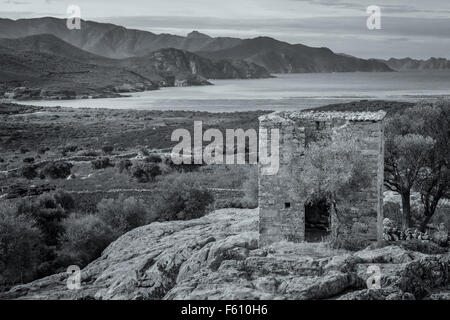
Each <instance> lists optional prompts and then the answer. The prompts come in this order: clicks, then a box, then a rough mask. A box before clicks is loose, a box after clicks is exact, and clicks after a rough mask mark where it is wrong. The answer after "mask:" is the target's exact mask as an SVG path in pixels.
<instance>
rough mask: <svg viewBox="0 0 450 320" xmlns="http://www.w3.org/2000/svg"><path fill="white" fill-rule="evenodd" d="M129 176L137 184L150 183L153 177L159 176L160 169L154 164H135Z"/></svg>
mask: <svg viewBox="0 0 450 320" xmlns="http://www.w3.org/2000/svg"><path fill="white" fill-rule="evenodd" d="M131 175H132V176H133V177H134V178H136V180H137V181H138V182H141V183H145V182H150V181H152V180H153V179H154V178H155V177H157V176H159V175H161V168H160V167H159V166H158V165H157V164H155V163H136V164H135V165H134V166H133V167H132V170H131Z"/></svg>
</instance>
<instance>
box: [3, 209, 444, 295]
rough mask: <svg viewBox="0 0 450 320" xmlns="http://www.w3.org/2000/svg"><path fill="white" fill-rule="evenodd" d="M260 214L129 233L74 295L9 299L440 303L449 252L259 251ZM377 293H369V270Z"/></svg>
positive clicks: (321, 247) (60, 285) (62, 277)
mask: <svg viewBox="0 0 450 320" xmlns="http://www.w3.org/2000/svg"><path fill="white" fill-rule="evenodd" d="M257 230H258V209H222V210H217V211H214V212H212V213H210V214H208V215H207V216H205V217H202V218H199V219H195V220H190V221H171V222H163V223H159V222H156V223H152V224H150V225H147V226H143V227H140V228H137V229H134V230H132V231H130V232H128V233H126V234H125V235H123V236H122V237H120V238H119V239H117V240H116V241H115V242H113V243H112V244H111V245H109V246H108V247H107V248H106V249H105V250H104V252H103V253H102V255H101V257H99V258H98V259H97V260H95V261H93V262H92V263H90V264H89V265H88V266H86V267H85V268H84V269H83V270H82V272H81V281H82V282H81V289H80V290H68V289H67V286H66V281H67V276H68V275H67V274H66V273H61V274H56V275H52V276H49V277H46V278H43V279H40V280H36V281H34V282H31V283H29V284H25V285H19V286H16V287H14V288H12V289H11V290H10V291H9V292H7V293H5V294H3V296H0V298H8V299H445V298H446V297H448V296H449V294H450V276H449V272H450V267H449V260H450V259H449V254H448V253H447V254H441V255H426V254H422V253H418V252H413V251H408V250H405V249H403V248H401V247H399V246H387V247H383V248H377V249H364V250H362V251H359V252H355V253H352V252H348V251H344V250H332V249H330V248H328V247H327V245H326V244H323V243H313V244H310V243H300V244H294V243H287V242H286V243H277V244H274V245H272V246H270V247H265V248H258V232H257ZM371 265H376V266H378V267H379V270H380V284H381V289H374V288H371V289H369V288H368V287H367V282H368V281H367V280H368V278H369V277H370V276H371V274H370V273H368V272H367V270H368V267H369V266H371Z"/></svg>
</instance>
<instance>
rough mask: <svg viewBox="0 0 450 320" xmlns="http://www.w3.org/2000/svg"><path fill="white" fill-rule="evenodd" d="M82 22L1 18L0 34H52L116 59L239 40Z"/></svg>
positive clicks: (220, 46)
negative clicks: (73, 25)
mask: <svg viewBox="0 0 450 320" xmlns="http://www.w3.org/2000/svg"><path fill="white" fill-rule="evenodd" d="M81 24H82V27H81V29H80V30H69V29H68V28H67V27H66V20H65V19H57V18H51V17H45V18H36V19H18V20H10V19H0V38H18V37H25V36H30V35H37V34H52V35H54V36H56V37H58V38H60V39H62V40H64V41H66V42H68V43H70V44H72V45H74V46H76V47H78V48H80V49H82V50H85V51H88V52H91V53H94V54H97V55H101V56H105V57H109V58H115V59H121V58H128V57H133V56H140V55H145V54H148V53H150V52H153V51H156V50H159V49H164V48H176V49H181V50H188V51H199V50H206V51H214V50H219V49H224V48H228V47H232V46H235V45H236V44H238V43H240V42H241V40H240V39H235V38H226V37H225V38H210V37H207V36H206V37H204V36H199V35H201V34H200V33H198V32H197V33H196V32H193V33H191V34H190V35H188V36H187V37H182V36H176V35H170V34H154V33H152V32H148V31H142V30H134V29H127V28H124V27H121V26H117V25H114V24H110V23H98V22H94V21H85V20H83V21H82V22H81Z"/></svg>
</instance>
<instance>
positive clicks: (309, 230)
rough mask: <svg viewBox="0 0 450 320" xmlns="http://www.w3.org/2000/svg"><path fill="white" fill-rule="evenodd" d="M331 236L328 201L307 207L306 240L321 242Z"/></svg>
mask: <svg viewBox="0 0 450 320" xmlns="http://www.w3.org/2000/svg"><path fill="white" fill-rule="evenodd" d="M329 234H330V206H329V204H328V202H327V200H326V199H320V200H316V201H314V202H313V203H308V204H306V205H305V240H306V241H308V242H320V241H322V240H323V239H324V238H325V237H327V236H328V235H329Z"/></svg>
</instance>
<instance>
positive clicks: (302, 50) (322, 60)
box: [198, 37, 392, 73]
mask: <svg viewBox="0 0 450 320" xmlns="http://www.w3.org/2000/svg"><path fill="white" fill-rule="evenodd" d="M198 54H200V55H202V56H204V57H208V58H211V59H241V60H245V61H247V62H252V63H256V64H258V65H260V66H263V67H264V68H266V69H267V70H268V71H269V72H272V73H300V72H302V73H303V72H352V71H378V72H379V71H383V72H384V71H392V69H390V68H389V67H388V66H386V65H385V64H384V63H382V62H379V61H376V60H364V59H359V58H355V57H350V56H344V55H339V54H335V53H334V52H333V51H331V50H330V49H328V48H312V47H308V46H305V45H302V44H295V45H292V44H289V43H287V42H282V41H278V40H275V39H272V38H269V37H259V38H255V39H247V40H243V41H242V43H240V44H239V45H237V46H235V47H232V48H228V49H223V50H217V51H214V52H204V51H202V52H198Z"/></svg>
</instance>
